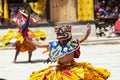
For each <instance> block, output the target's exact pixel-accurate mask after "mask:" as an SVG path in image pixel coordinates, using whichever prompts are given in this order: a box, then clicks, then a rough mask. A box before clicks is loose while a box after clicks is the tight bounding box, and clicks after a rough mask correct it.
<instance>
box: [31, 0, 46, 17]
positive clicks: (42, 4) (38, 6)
mask: <svg viewBox="0 0 120 80" xmlns="http://www.w3.org/2000/svg"><path fill="white" fill-rule="evenodd" d="M46 2H47V0H38V1H37V2H31V3H29V5H30V7H31V8H32V10H33V11H34V12H35V13H37V14H39V15H44V13H45V9H46Z"/></svg>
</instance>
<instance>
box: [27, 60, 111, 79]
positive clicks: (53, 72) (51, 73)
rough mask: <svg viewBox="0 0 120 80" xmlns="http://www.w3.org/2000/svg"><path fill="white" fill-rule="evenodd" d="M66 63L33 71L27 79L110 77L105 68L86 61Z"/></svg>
mask: <svg viewBox="0 0 120 80" xmlns="http://www.w3.org/2000/svg"><path fill="white" fill-rule="evenodd" d="M66 65H67V67H63V65H59V64H58V65H56V66H49V67H48V68H45V69H43V70H38V71H34V72H32V74H31V75H30V77H29V79H28V80H106V79H107V78H108V77H110V72H109V71H108V70H107V69H106V68H101V67H98V68H97V67H94V66H92V65H91V64H90V63H88V62H79V63H77V62H74V64H71V63H67V64H66ZM68 65H69V67H68ZM64 66H65V65H64ZM62 67H63V68H62Z"/></svg>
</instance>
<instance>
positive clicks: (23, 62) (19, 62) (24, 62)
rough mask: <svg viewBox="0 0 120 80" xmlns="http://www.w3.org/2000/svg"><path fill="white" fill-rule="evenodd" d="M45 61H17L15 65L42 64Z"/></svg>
mask: <svg viewBox="0 0 120 80" xmlns="http://www.w3.org/2000/svg"><path fill="white" fill-rule="evenodd" d="M45 61H46V59H39V60H32V61H31V62H28V61H17V62H16V64H21V63H22V64H26V63H44V62H45Z"/></svg>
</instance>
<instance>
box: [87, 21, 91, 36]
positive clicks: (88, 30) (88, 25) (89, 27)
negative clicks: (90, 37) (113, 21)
mask: <svg viewBox="0 0 120 80" xmlns="http://www.w3.org/2000/svg"><path fill="white" fill-rule="evenodd" d="M90 33H91V25H90V24H89V23H88V24H87V34H90Z"/></svg>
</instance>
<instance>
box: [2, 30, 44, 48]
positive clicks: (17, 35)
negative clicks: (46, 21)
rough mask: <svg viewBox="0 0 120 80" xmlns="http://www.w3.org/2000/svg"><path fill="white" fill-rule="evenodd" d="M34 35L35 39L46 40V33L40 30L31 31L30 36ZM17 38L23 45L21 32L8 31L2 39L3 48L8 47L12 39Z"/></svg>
mask: <svg viewBox="0 0 120 80" xmlns="http://www.w3.org/2000/svg"><path fill="white" fill-rule="evenodd" d="M30 34H33V35H34V36H33V38H35V39H37V40H40V37H42V38H46V31H44V30H39V31H32V30H29V32H28V35H30ZM13 38H16V39H17V41H19V42H20V43H21V44H22V43H23V41H24V38H23V36H22V33H21V32H18V31H15V30H13V29H8V31H7V32H6V33H5V34H3V35H2V36H1V37H0V42H1V43H2V47H6V43H7V42H9V41H10V40H11V39H13Z"/></svg>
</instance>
